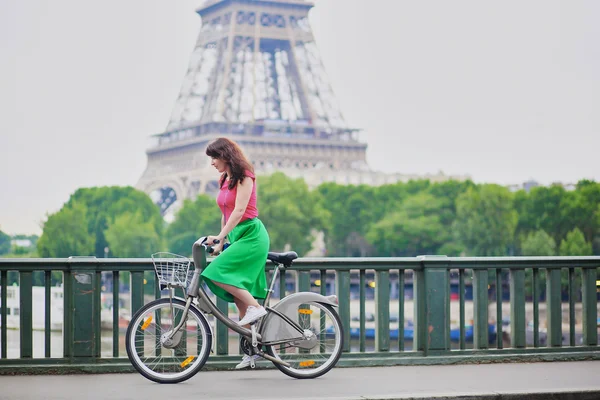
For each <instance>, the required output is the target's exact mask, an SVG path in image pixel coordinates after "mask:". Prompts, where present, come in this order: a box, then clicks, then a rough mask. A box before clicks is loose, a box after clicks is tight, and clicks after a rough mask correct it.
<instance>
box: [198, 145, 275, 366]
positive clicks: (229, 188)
mask: <svg viewBox="0 0 600 400" xmlns="http://www.w3.org/2000/svg"><path fill="white" fill-rule="evenodd" d="M206 155H208V156H209V157H211V159H212V160H211V165H212V166H213V167H215V168H216V169H217V171H219V173H220V174H221V178H220V180H219V187H220V191H219V195H218V197H217V204H218V206H219V208H220V209H221V212H222V216H221V231H220V232H219V233H218V234H217V235H212V236H208V237H207V242H208V243H214V242H215V241H217V240H218V241H219V242H218V243H217V244H215V245H214V246H213V248H214V253H213V254H215V255H217V254H219V253H221V251H222V250H223V245H224V243H225V238H226V237H227V238H228V239H229V243H230V245H229V247H227V249H226V250H225V251H223V252H222V253H221V254H220V255H219V256H218V257H216V258H215V259H214V260H213V261H212V262H211V263H210V264H209V265H208V267H206V268H205V269H204V271H203V272H202V277H203V278H204V281H205V282H206V284H207V285H208V287H209V288H210V290H211V291H212V292H213V293H214V294H215V295H216V296H218V297H220V298H222V299H224V300H226V301H228V302H232V301H233V302H234V303H235V305H236V306H237V308H238V311H239V315H240V321H239V322H238V324H239V325H242V326H243V325H248V324H250V323H251V322H254V321H256V320H258V319H259V318H261V317H263V316H264V315H266V314H267V311H266V310H265V309H264V307H262V306H261V305H260V304H259V303H258V302H257V301H256V299H264V298H265V297H266V294H267V280H266V276H265V264H266V261H267V253H268V252H269V244H270V242H269V234H268V233H267V230H266V229H265V227H264V225H263V223H262V222H261V221H260V219H258V209H257V207H256V181H255V180H256V178H255V176H254V168H253V167H252V164H251V163H250V162H249V161H248V159H247V158H246V157H245V156H244V153H243V152H242V150H241V148H240V147H239V145H238V144H237V143H235V142H234V141H232V140H230V139H227V138H218V139H216V140H214V141H213V142H211V143H209V145H208V147H207V148H206ZM253 357H254V358H255V359H256V358H257V357H258V356H253ZM249 365H250V357H249V356H247V355H246V356H244V358H243V359H242V362H241V363H240V364H238V365H237V366H236V368H237V369H240V368H245V367H247V366H249Z"/></svg>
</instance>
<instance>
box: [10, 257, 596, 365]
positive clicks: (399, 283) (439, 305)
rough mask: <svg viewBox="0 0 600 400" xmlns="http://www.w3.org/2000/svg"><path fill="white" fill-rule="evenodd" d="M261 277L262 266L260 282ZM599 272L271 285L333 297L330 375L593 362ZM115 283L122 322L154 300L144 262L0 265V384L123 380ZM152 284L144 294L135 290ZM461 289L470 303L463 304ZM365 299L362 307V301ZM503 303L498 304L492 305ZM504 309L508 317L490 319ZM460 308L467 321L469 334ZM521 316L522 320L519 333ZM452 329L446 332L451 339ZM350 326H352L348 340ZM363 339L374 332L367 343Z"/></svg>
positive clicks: (463, 262) (435, 265) (297, 279)
mask: <svg viewBox="0 0 600 400" xmlns="http://www.w3.org/2000/svg"><path fill="white" fill-rule="evenodd" d="M271 269H272V265H271V264H268V265H267V272H269V271H270V270H271ZM599 269H600V257H597V256H592V257H467V258H465V257H457V258H451V257H445V256H422V257H410V258H303V259H299V260H297V261H296V262H295V263H294V265H293V266H292V267H291V268H289V269H288V270H287V271H284V273H282V274H281V276H280V278H279V295H280V297H283V296H285V295H286V293H287V292H286V287H288V286H289V284H290V282H292V284H293V286H295V289H296V290H298V291H306V290H314V291H318V292H320V293H322V294H330V293H328V291H330V292H331V291H333V292H334V293H335V294H337V295H338V297H339V303H340V306H339V314H340V317H341V320H342V323H343V325H344V327H345V328H346V329H345V331H344V335H345V337H344V339H345V341H344V342H345V344H344V352H345V353H344V356H343V357H342V360H341V362H340V364H341V365H353V366H357V365H365V366H366V365H369V366H372V365H393V364H402V363H406V364H408V363H451V362H471V361H477V362H486V361H504V360H515V359H520V358H522V359H524V360H525V359H526V360H564V359H590V358H593V359H600V346H599V345H598V328H599V326H598V322H599V320H598V298H599V289H598V283H599V282H597V280H598V271H599ZM56 272H58V273H61V274H62V285H63V286H62V287H63V304H62V306H63V310H64V318H63V321H62V331H63V334H62V341H63V346H62V347H63V354H62V357H51V352H50V347H51V327H50V321H51V318H52V310H51V301H52V300H51V283H52V279H53V278H52V276H53V275H52V274H53V273H54V274H55V273H56ZM34 273H36V274H43V283H44V286H43V287H44V329H43V336H44V341H43V342H44V356H43V357H40V356H39V355H38V356H37V357H34V356H33V353H34V351H33V348H34V344H33V336H34V335H33V308H34V307H33V300H32V299H33V295H32V291H33V282H34V279H33V276H34V275H33V274H34ZM126 273H129V274H130V279H129V280H128V281H127V282H124V283H125V284H126V285H128V286H129V299H130V300H129V301H130V304H129V305H128V307H127V308H128V309H129V311H130V312H131V314H133V313H134V312H135V311H136V310H138V309H139V308H140V307H142V305H143V304H144V303H145V301H147V300H148V296H150V297H152V296H153V297H155V298H157V297H160V296H161V292H160V290H159V288H158V287H157V285H155V284H154V281H153V280H152V278H151V277H153V276H154V275H153V274H154V268H153V265H152V261H151V259H108V258H107V259H97V258H95V257H71V258H68V259H0V293H1V295H0V339H1V340H0V342H1V343H0V373H11V372H12V373H14V372H15V371H16V372H19V371H20V370H22V371H30V370H31V369H32V368H33V367H35V369H37V370H40V371H42V372H43V371H51V370H53V369H56V368H57V367H60V366H63V367H68V368H65V370H69V371H81V370H86V371H90V370H91V371H98V372H102V371H114V370H126V369H128V368H130V365H129V363H128V360H127V358H126V356H124V353H123V350H124V349H123V348H122V347H123V346H121V345H120V340H119V339H120V337H122V336H123V335H124V332H121V331H120V329H119V318H120V305H119V303H120V301H119V296H120V290H119V288H120V286H121V284H120V283H123V281H124V278H123V276H124V275H125V274H126ZM9 274H17V276H18V281H19V283H18V293H19V296H18V297H19V318H18V325H19V326H18V329H19V353H18V354H19V357H16V358H15V357H12V358H10V357H8V356H7V353H8V341H7V333H8V331H9V329H11V328H10V327H8V326H7V325H8V315H7V313H8V308H9V307H8V305H7V304H8V300H9V299H8V297H7V292H8V286H9V285H8V281H9V279H8V278H9ZM102 274H105V276H104V278H105V279H104V281H107V280H109V281H110V280H112V283H113V284H112V290H111V291H106V290H103V288H102V285H101V283H102V281H103V275H102ZM106 275H107V276H110V279H108V278H107V276H106ZM10 276H12V275H10ZM145 277H146V279H145ZM39 280H40V279H38V281H39ZM317 282H318V285H317ZM152 284H154V287H150V288H148V287H147V285H152ZM356 286H357V289H354V290H351V287H356ZM145 287H146V289H145ZM506 287H508V293H506V290H505V288H506ZM543 287H545V290H543ZM391 288H394V295H393V296H392V295H391V290H390V289H391ZM406 288H409V290H410V291H411V292H412V295H409V294H408V293H406V291H405V289H406ZM453 288H454V289H453ZM467 288H469V291H470V292H471V293H472V295H470V296H469V297H472V299H471V298H469V299H467ZM288 292H289V290H288ZM357 292H358V293H357ZM144 293H146V299H145V294H144ZM101 295H103V296H105V297H106V296H108V297H109V298H110V299H111V302H112V304H113V307H112V354H111V355H107V354H106V352H105V354H104V355H103V354H102V353H101V317H100V315H101ZM371 296H372V301H368V300H367V297H369V298H370V297H371ZM353 297H358V298H357V299H352V298H353ZM391 297H393V299H392V298H391ZM506 297H508V299H506V301H497V300H498V299H500V300H501V299H503V298H506ZM351 299H352V300H351ZM356 303H358V305H356ZM410 303H412V304H410ZM494 303H495V307H494ZM507 303H508V304H509V306H510V308H509V311H508V313H507V312H506V310H505V309H503V307H502V305H503V304H507ZM351 304H353V305H354V306H355V307H354V308H356V307H357V308H358V310H355V309H352V306H351ZM217 305H218V306H219V308H220V309H221V310H223V311H224V312H227V310H228V304H227V303H226V302H224V301H221V300H218V301H217ZM367 305H369V307H371V306H372V307H374V313H373V314H374V316H373V318H372V319H373V320H374V321H373V324H374V327H373V328H369V329H367V324H368V323H370V321H367V315H368V314H369V313H368V312H367ZM467 306H469V307H471V308H470V309H469V310H471V309H472V316H471V317H472V318H471V319H472V324H471V323H470V322H471V321H470V318H469V313H468V312H467ZM456 308H458V310H456ZM407 309H408V311H409V314H411V315H412V319H411V321H409V318H407V313H406V311H407ZM490 309H492V312H490ZM526 309H527V310H530V313H532V318H531V323H532V326H531V327H530V329H529V328H528V327H527V317H526V315H527V312H526ZM541 310H543V311H544V314H545V321H542V318H541ZM352 313H354V316H353V315H351V314H352ZM356 313H358V315H356ZM396 313H397V317H396V318H395V319H394V321H397V325H398V328H397V330H396V329H391V328H390V323H391V316H392V315H393V314H396ZM456 313H457V314H458V315H455V314H456ZM13 317H14V315H13ZM454 320H456V322H457V324H458V327H454V328H453V326H454V325H456V324H455V321H454ZM578 320H579V322H580V323H579V324H578ZM506 321H509V323H510V325H507V324H506ZM354 322H357V324H358V326H357V327H354V329H351V327H352V325H353V323H354ZM409 322H412V336H411V335H410V333H411V329H410V326H407V323H409ZM542 322H545V323H542ZM566 324H568V326H567V325H566ZM565 326H567V328H564V327H565ZM579 327H580V329H579V331H578V328H579ZM467 329H468V332H467ZM528 329H529V330H528ZM530 331H531V332H530ZM367 332H374V333H373V338H372V340H371V339H370V338H368V337H367V336H368V335H367ZM527 332H530V333H531V334H532V335H533V338H532V340H529V341H528V340H527ZM467 333H469V335H468V334H467ZM471 333H472V334H471ZM542 333H543V334H544V335H545V337H542V335H541V334H542ZM396 334H397V337H395V336H396ZM565 335H566V336H565ZM215 336H216V348H215V352H216V356H215V357H211V358H210V359H209V364H208V365H207V366H208V367H209V368H210V366H211V363H212V366H213V367H214V368H219V367H223V366H227V365H229V364H228V362H233V361H232V360H233V358H234V356H230V350H235V351H237V349H230V347H231V346H229V333H228V330H227V328H225V327H223V326H221V324H219V325H218V326H216V328H215ZM542 338H544V339H545V340H544V341H543V340H542ZM371 341H372V342H373V343H371ZM409 342H412V343H409ZM544 342H545V343H544ZM236 354H237V353H236ZM235 358H236V359H237V358H238V357H237V356H236V357H235ZM19 368H21V369H19Z"/></svg>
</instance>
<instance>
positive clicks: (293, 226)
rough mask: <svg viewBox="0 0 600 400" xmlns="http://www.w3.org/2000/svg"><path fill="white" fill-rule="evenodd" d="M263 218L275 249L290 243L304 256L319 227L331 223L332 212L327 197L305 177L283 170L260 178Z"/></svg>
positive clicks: (260, 209)
mask: <svg viewBox="0 0 600 400" xmlns="http://www.w3.org/2000/svg"><path fill="white" fill-rule="evenodd" d="M257 190H258V191H259V195H258V202H259V203H258V209H259V218H260V219H261V220H262V221H263V222H264V224H265V226H266V228H267V230H268V231H269V237H270V239H271V249H272V250H273V251H278V250H279V251H283V250H284V249H285V248H286V247H287V246H290V247H291V249H292V250H294V251H296V252H297V253H298V254H299V255H300V256H302V255H304V254H306V253H307V252H308V251H309V250H310V249H311V248H312V243H313V241H314V239H315V237H314V235H315V232H316V231H319V230H323V229H325V227H327V226H328V224H329V219H330V214H329V212H328V211H327V210H326V209H325V208H324V207H323V198H322V196H321V194H320V193H318V192H316V191H312V192H310V191H309V190H308V186H307V185H306V183H305V182H304V180H303V179H292V178H289V177H287V176H285V175H284V174H283V173H281V172H276V173H274V174H272V175H270V176H260V177H258V179H257Z"/></svg>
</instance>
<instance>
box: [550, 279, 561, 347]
mask: <svg viewBox="0 0 600 400" xmlns="http://www.w3.org/2000/svg"><path fill="white" fill-rule="evenodd" d="M547 275H548V282H547V284H546V321H547V325H548V327H547V328H548V330H547V332H548V338H547V343H548V346H549V347H560V346H562V310H561V301H560V297H561V293H560V287H561V285H560V279H561V277H560V269H549V270H548V274H547Z"/></svg>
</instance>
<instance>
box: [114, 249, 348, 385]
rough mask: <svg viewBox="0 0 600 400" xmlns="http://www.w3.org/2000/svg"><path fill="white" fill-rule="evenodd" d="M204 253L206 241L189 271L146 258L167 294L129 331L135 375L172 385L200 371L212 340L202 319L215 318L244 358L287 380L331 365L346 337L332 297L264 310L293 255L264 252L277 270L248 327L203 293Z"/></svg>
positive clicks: (185, 263)
mask: <svg viewBox="0 0 600 400" xmlns="http://www.w3.org/2000/svg"><path fill="white" fill-rule="evenodd" d="M207 253H212V247H211V246H210V245H209V244H207V243H206V238H201V239H199V240H198V241H197V242H196V243H194V246H193V258H194V261H195V262H194V270H193V273H190V271H189V270H190V265H191V260H189V259H188V258H187V257H183V256H180V255H176V254H171V253H156V254H153V255H152V260H153V263H154V267H155V270H156V276H157V278H158V282H159V284H160V287H161V289H169V290H168V292H169V297H168V298H167V297H164V298H161V299H157V300H154V301H151V302H150V303H148V304H146V305H144V306H143V307H142V308H140V309H139V310H138V311H137V312H136V313H135V314H134V315H133V317H132V318H131V321H130V323H129V326H128V328H127V334H126V338H125V341H126V342H125V346H126V349H127V356H128V357H129V360H130V361H131V363H132V364H133V366H134V367H135V369H136V370H137V371H138V372H139V373H140V374H142V375H143V376H144V377H146V378H148V379H150V380H152V381H154V382H158V383H178V382H182V381H185V380H187V379H189V378H191V377H192V376H194V375H195V374H196V373H197V372H198V371H200V369H201V368H202V367H203V366H204V364H205V363H206V360H207V359H208V357H209V355H210V352H211V349H212V337H213V335H212V331H211V326H210V324H209V323H208V320H207V318H206V315H213V316H214V317H215V319H216V320H218V321H220V322H221V323H223V324H225V325H226V326H227V327H228V328H230V329H231V330H233V331H235V332H237V333H238V334H240V347H241V349H242V351H243V352H244V353H245V354H248V355H255V354H257V355H259V356H260V357H262V358H264V359H266V360H269V361H271V362H272V363H273V364H274V365H275V367H277V368H278V369H279V370H280V371H281V372H283V373H284V374H286V375H288V376H291V377H293V378H298V379H310V378H316V377H319V376H321V375H323V374H325V373H327V372H328V371H330V370H331V369H332V368H333V367H334V366H335V365H336V364H337V362H338V360H339V358H340V356H341V354H342V348H343V336H344V335H343V327H342V323H341V321H340V318H339V316H338V314H337V312H336V310H335V308H336V307H337V306H338V299H337V296H335V295H330V296H323V295H321V294H318V293H313V292H298V293H294V294H291V295H289V296H286V297H284V298H283V299H281V300H279V301H278V302H277V303H276V304H275V305H273V306H272V307H271V306H270V305H269V302H270V299H271V294H272V293H273V288H274V285H275V282H276V279H277V276H278V274H279V272H280V271H281V270H282V269H284V268H288V267H289V266H291V265H292V262H293V261H294V260H295V259H296V258H297V257H298V255H297V254H296V253H295V252H293V251H291V252H286V253H274V252H270V253H269V255H268V260H270V261H272V262H273V263H274V264H275V268H274V269H273V274H272V278H271V282H270V284H269V289H268V293H267V294H266V298H265V300H264V302H263V306H264V307H265V309H266V310H267V315H265V316H264V317H262V318H261V319H259V320H258V321H256V322H254V323H252V324H251V325H250V329H247V328H245V327H242V326H239V325H238V324H237V322H236V321H233V320H231V319H229V318H228V317H227V316H226V315H225V314H224V313H223V312H221V310H219V309H218V308H217V306H216V305H215V304H214V303H213V302H212V300H211V299H210V297H209V296H208V295H207V293H206V292H205V290H204V288H203V286H202V284H201V279H200V273H201V272H202V270H203V269H204V267H206V265H207V258H206V255H207ZM176 288H180V289H183V293H184V297H177V296H175V295H174V294H173V293H174V289H176ZM251 367H252V368H254V367H255V364H254V361H253V359H252V361H251Z"/></svg>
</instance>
